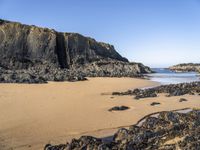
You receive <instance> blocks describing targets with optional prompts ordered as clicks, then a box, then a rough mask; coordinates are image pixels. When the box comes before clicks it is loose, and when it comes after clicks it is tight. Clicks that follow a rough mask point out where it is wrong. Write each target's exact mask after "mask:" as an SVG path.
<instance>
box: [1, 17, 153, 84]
mask: <svg viewBox="0 0 200 150" xmlns="http://www.w3.org/2000/svg"><path fill="white" fill-rule="evenodd" d="M99 63H104V67H99ZM105 64H106V65H105ZM116 64H118V65H116ZM105 66H106V67H105ZM120 66H121V67H120ZM0 67H1V72H2V70H6V72H8V70H10V71H13V70H15V71H17V72H21V74H23V73H27V71H29V72H28V73H29V74H34V75H36V76H37V75H40V76H44V75H45V74H47V73H48V72H50V73H51V74H54V73H55V72H60V71H61V72H63V70H64V72H68V73H64V74H65V75H64V76H65V77H62V78H64V79H63V80H67V79H65V78H66V77H67V76H69V75H68V74H69V73H70V74H77V73H78V74H84V75H85V76H134V75H138V74H141V73H149V72H151V70H150V69H149V68H148V67H145V66H143V65H141V64H138V63H129V62H128V60H127V59H126V58H124V57H122V56H121V55H120V54H118V53H117V52H116V50H115V49H114V47H113V46H112V45H109V44H106V43H101V42H97V41H95V40H94V39H92V38H89V37H84V36H82V35H80V34H77V33H61V32H56V31H55V30H52V29H47V28H39V27H36V26H28V25H23V24H20V23H16V22H10V21H5V20H0ZM77 68H78V70H77ZM44 69H46V70H45V71H44ZM25 70H26V71H25ZM30 70H31V71H30ZM41 70H42V71H43V72H46V73H45V74H41V73H39V72H38V71H41ZM72 70H73V72H72ZM90 70H92V71H93V73H91V72H90ZM122 70H123V71H124V72H123V73H121V71H122ZM99 71H100V72H99ZM3 72H5V71H3ZM35 72H37V74H36V73H35ZM126 72H127V73H126ZM15 73H16V72H15ZM2 74H3V73H1V75H2ZM11 74H12V73H11ZM16 74H18V73H16ZM60 74H63V73H60ZM0 77H2V76H0ZM2 78H3V79H2V80H3V81H4V80H5V82H6V79H5V77H2ZM53 78H54V77H52V78H49V77H48V78H47V80H53ZM8 82H9V81H8Z"/></svg>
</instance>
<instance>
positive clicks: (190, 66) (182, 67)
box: [169, 63, 200, 72]
mask: <svg viewBox="0 0 200 150" xmlns="http://www.w3.org/2000/svg"><path fill="white" fill-rule="evenodd" d="M169 69H170V70H172V71H175V72H191V71H192V72H200V64H194V63H186V64H178V65H175V66H172V67H169Z"/></svg>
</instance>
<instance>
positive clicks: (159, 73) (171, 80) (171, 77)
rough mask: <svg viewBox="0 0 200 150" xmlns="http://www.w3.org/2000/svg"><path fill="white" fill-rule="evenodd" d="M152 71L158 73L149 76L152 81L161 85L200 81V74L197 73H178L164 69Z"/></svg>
mask: <svg viewBox="0 0 200 150" xmlns="http://www.w3.org/2000/svg"><path fill="white" fill-rule="evenodd" d="M152 70H153V71H156V73H152V74H148V76H149V77H150V80H152V81H156V82H159V83H161V84H177V83H185V82H187V83H188V82H194V81H200V74H198V73H196V72H185V73H176V72H172V71H170V70H169V69H164V68H152Z"/></svg>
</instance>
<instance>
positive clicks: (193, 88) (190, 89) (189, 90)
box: [112, 82, 200, 99]
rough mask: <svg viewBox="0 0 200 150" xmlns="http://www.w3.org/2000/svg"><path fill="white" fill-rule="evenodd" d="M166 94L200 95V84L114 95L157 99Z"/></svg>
mask: <svg viewBox="0 0 200 150" xmlns="http://www.w3.org/2000/svg"><path fill="white" fill-rule="evenodd" d="M160 93H165V94H167V95H166V96H168V97H170V96H181V95H185V94H190V95H194V94H198V95H200V82H191V83H179V84H169V85H161V86H157V87H153V88H147V89H133V90H128V91H125V92H113V93H112V94H113V95H121V96H122V95H134V96H135V99H140V98H148V97H157V95H158V94H160Z"/></svg>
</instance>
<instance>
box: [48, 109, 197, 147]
mask: <svg viewBox="0 0 200 150" xmlns="http://www.w3.org/2000/svg"><path fill="white" fill-rule="evenodd" d="M199 141H200V110H195V109H193V110H191V111H190V112H176V111H164V112H160V113H154V114H152V115H148V116H146V117H144V118H143V119H142V120H140V121H139V122H138V123H137V124H136V125H132V126H130V127H129V129H126V128H122V129H120V130H118V132H116V133H115V134H114V135H113V136H111V137H110V140H105V138H103V139H99V138H95V137H91V136H82V137H80V138H79V139H73V140H72V141H71V142H70V143H66V144H61V145H51V144H47V145H46V146H45V148H44V149H45V150H83V149H85V150H86V149H88V150H119V149H123V150H135V149H146V150H154V149H159V150H176V149H181V150H187V149H195V150H196V149H200V142H199Z"/></svg>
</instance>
